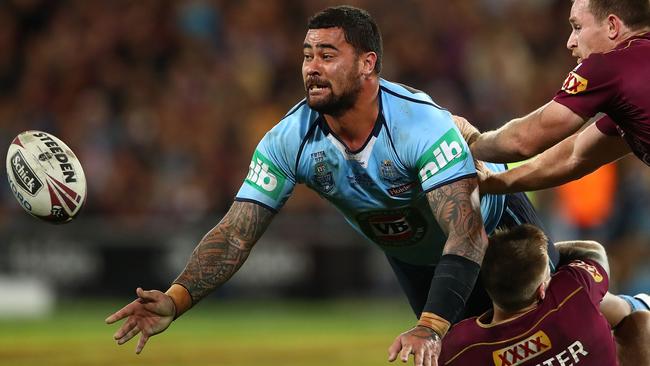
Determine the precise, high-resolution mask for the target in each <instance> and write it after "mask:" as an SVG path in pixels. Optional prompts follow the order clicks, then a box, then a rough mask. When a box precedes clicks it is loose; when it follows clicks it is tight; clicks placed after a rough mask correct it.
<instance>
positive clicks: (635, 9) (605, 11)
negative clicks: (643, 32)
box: [589, 0, 650, 30]
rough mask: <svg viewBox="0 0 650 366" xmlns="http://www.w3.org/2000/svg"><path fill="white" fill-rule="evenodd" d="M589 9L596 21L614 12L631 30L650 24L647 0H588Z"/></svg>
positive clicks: (649, 3)
mask: <svg viewBox="0 0 650 366" xmlns="http://www.w3.org/2000/svg"><path fill="white" fill-rule="evenodd" d="M589 10H590V11H591V13H592V14H593V15H594V17H595V18H596V20H598V21H603V20H605V19H606V18H607V16H609V15H610V14H614V15H616V16H618V17H619V18H621V20H622V21H623V22H624V23H625V25H627V26H628V27H629V28H630V29H633V30H636V29H641V28H644V27H648V26H650V1H648V0H589Z"/></svg>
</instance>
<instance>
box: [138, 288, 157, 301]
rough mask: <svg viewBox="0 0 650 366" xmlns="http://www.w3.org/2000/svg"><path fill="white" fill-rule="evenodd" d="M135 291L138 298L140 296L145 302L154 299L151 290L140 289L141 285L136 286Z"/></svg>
mask: <svg viewBox="0 0 650 366" xmlns="http://www.w3.org/2000/svg"><path fill="white" fill-rule="evenodd" d="M135 293H136V294H137V295H138V297H139V298H141V299H142V300H144V301H145V302H149V301H155V300H156V298H155V296H154V292H153V291H145V290H143V289H142V287H138V288H137V289H136V290H135Z"/></svg>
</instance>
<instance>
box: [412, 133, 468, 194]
mask: <svg viewBox="0 0 650 366" xmlns="http://www.w3.org/2000/svg"><path fill="white" fill-rule="evenodd" d="M463 147H464V144H463V140H462V137H460V136H459V135H458V133H457V132H456V130H454V129H450V130H449V131H447V132H446V133H445V134H444V135H443V136H442V137H441V138H440V139H438V141H436V142H435V143H434V144H433V145H432V146H431V147H430V148H429V150H427V151H426V152H425V153H424V154H422V156H421V157H420V158H419V159H418V162H417V167H418V168H419V172H420V181H421V182H422V183H424V182H425V181H426V180H428V179H429V178H431V177H433V176H434V175H436V174H437V173H440V172H442V171H444V170H446V169H449V168H451V167H452V166H454V165H456V164H457V163H458V162H460V161H463V159H465V157H466V156H467V152H466V151H465V150H464V148H463Z"/></svg>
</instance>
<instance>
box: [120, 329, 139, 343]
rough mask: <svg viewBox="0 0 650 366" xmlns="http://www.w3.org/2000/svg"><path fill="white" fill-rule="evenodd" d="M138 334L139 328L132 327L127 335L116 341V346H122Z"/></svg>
mask: <svg viewBox="0 0 650 366" xmlns="http://www.w3.org/2000/svg"><path fill="white" fill-rule="evenodd" d="M138 333H140V328H138V327H134V328H133V329H131V330H130V331H129V332H128V333H126V334H125V335H124V336H122V337H121V338H120V339H118V340H117V344H120V345H122V344H124V343H126V342H128V341H129V340H131V338H133V337H135V336H136V335H137V334H138Z"/></svg>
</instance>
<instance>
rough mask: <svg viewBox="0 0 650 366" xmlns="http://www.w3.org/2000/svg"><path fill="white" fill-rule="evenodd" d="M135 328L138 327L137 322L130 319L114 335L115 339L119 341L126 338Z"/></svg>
mask: <svg viewBox="0 0 650 366" xmlns="http://www.w3.org/2000/svg"><path fill="white" fill-rule="evenodd" d="M135 326H136V322H135V320H133V319H132V318H130V319H129V320H127V321H126V322H124V324H122V326H121V327H120V329H118V330H117V332H115V334H113V339H115V340H118V339H120V338H122V337H124V335H125V334H127V333H128V332H130V331H131V330H133V328H135Z"/></svg>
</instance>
